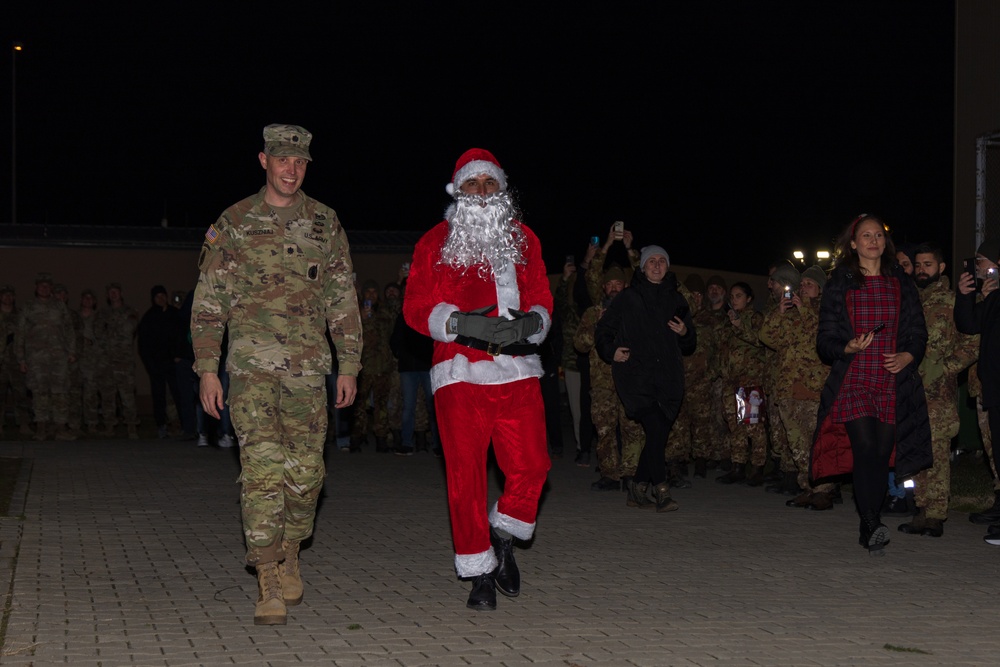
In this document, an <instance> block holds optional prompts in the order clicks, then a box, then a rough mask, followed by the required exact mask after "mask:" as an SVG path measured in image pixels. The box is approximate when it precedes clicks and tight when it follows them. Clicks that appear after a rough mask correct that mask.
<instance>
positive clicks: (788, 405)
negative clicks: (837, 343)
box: [760, 266, 836, 510]
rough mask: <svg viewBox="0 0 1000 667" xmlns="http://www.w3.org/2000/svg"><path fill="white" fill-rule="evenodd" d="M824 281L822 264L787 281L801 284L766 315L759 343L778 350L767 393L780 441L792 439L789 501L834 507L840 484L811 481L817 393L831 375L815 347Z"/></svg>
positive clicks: (786, 459)
mask: <svg viewBox="0 0 1000 667" xmlns="http://www.w3.org/2000/svg"><path fill="white" fill-rule="evenodd" d="M825 283H826V273H825V272H824V271H823V269H822V268H820V267H819V266H811V267H809V268H808V269H806V270H805V272H804V273H803V274H802V279H801V282H798V281H794V282H793V283H789V284H795V285H796V286H797V287H798V289H797V290H796V291H795V292H794V295H793V296H792V298H791V299H786V298H784V297H782V299H781V300H780V301H779V302H778V306H777V308H774V309H772V310H771V311H770V312H769V313H768V314H766V315H765V316H764V322H763V324H762V325H761V328H760V340H761V342H762V343H764V345H766V346H767V347H768V348H770V349H771V350H773V351H774V353H775V354H774V356H775V363H776V366H777V368H776V370H775V372H774V377H775V378H777V379H778V380H779V381H778V382H775V383H774V385H773V387H774V388H773V390H772V391H773V393H772V394H771V396H769V397H768V401H769V405H770V407H771V411H770V415H769V416H770V419H771V424H772V425H773V428H774V429H775V431H778V432H780V436H779V438H780V441H784V442H787V443H788V449H787V450H786V451H785V453H784V456H783V457H782V460H781V469H782V470H783V471H785V472H787V473H789V474H788V475H787V476H786V479H785V480H783V484H782V486H783V487H786V488H788V489H789V490H790V493H792V494H797V495H796V497H795V498H793V499H791V500H789V501H788V502H786V503H785V504H786V505H787V506H789V507H805V508H808V509H813V510H829V509H833V503H834V491H835V489H836V485H835V484H833V483H825V484H819V485H815V486H813V485H811V484H810V480H809V455H810V452H811V449H812V434H813V430H814V429H815V428H816V411H817V410H818V409H819V395H820V392H821V391H822V389H823V383H824V382H825V381H826V378H827V376H828V375H829V374H830V369H829V367H828V366H826V365H825V364H823V362H822V361H820V358H819V355H818V354H817V352H816V333H817V331H818V330H819V302H820V293H821V290H822V287H823V285H824V284H825ZM782 490H783V491H784V490H785V489H782Z"/></svg>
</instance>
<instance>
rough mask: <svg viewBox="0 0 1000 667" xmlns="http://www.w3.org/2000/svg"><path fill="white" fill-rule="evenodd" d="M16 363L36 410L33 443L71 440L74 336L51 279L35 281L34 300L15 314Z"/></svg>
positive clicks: (64, 307)
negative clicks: (69, 393) (68, 424)
mask: <svg viewBox="0 0 1000 667" xmlns="http://www.w3.org/2000/svg"><path fill="white" fill-rule="evenodd" d="M15 343H16V346H17V361H18V364H19V366H20V368H21V372H22V373H25V374H26V379H27V384H28V389H30V390H31V397H32V405H33V407H34V411H35V440H45V439H46V438H47V436H49V435H54V436H55V437H56V438H57V439H59V440H73V439H75V437H76V436H75V435H73V433H72V432H71V431H70V430H69V429H68V428H67V427H66V422H67V418H68V416H67V411H66V389H67V387H68V386H69V365H70V364H71V363H73V362H74V361H76V335H75V333H74V330H73V321H72V320H71V319H70V314H69V309H68V308H67V307H66V305H65V304H64V303H63V302H62V301H59V300H58V299H56V298H55V297H54V296H53V295H52V277H51V276H50V275H49V274H47V273H40V274H39V275H38V277H37V278H36V279H35V298H34V300H33V301H31V302H29V303H28V304H27V305H25V306H24V308H22V309H21V311H20V312H19V313H18V318H17V337H16V338H15Z"/></svg>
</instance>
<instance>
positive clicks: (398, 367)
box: [0, 125, 1000, 625]
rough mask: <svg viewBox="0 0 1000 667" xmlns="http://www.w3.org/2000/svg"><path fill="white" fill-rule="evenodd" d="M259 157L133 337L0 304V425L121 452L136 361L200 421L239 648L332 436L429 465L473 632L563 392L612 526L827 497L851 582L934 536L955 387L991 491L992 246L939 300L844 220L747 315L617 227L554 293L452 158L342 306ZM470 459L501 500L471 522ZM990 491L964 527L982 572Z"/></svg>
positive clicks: (284, 162) (532, 249)
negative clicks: (231, 502) (244, 578)
mask: <svg viewBox="0 0 1000 667" xmlns="http://www.w3.org/2000/svg"><path fill="white" fill-rule="evenodd" d="M263 137H264V150H263V151H261V152H260V154H259V156H258V157H259V161H260V166H261V167H262V168H263V169H264V171H265V185H264V187H263V188H261V189H260V190H259V191H258V192H257V193H256V194H255V195H252V196H250V197H248V198H246V199H244V200H242V201H240V202H238V203H236V204H234V205H233V206H231V207H230V208H228V209H226V211H224V212H223V214H222V215H221V216H220V217H219V219H218V220H217V221H216V223H215V224H213V225H211V226H210V227H209V229H208V231H207V232H206V234H205V242H204V246H203V249H202V253H201V256H200V258H199V263H198V268H199V271H200V276H199V281H198V284H197V287H196V289H195V290H194V291H193V292H191V293H188V294H186V295H185V294H177V295H175V298H174V299H173V300H172V301H171V299H170V298H169V297H168V293H167V291H166V289H164V288H163V287H162V286H154V287H153V288H152V289H151V291H150V300H151V305H150V307H149V309H148V310H147V311H146V312H145V314H144V315H143V316H142V317H141V318H140V317H139V315H138V313H137V311H136V310H135V309H133V308H131V307H130V306H128V305H126V303H125V301H124V298H123V293H122V288H121V285H120V284H117V283H111V284H109V285H108V286H107V288H106V302H107V303H106V305H105V306H99V305H98V300H97V296H96V294H95V293H94V292H93V291H92V290H84V291H83V292H82V293H81V297H80V306H79V308H78V309H72V308H71V307H70V306H69V304H68V300H69V299H68V290H67V289H66V287H65V286H62V285H56V284H54V283H53V281H52V278H51V276H48V275H47V274H40V275H39V276H38V278H37V280H36V288H35V298H34V299H33V300H31V301H30V302H28V303H27V304H25V305H23V306H21V307H18V306H17V304H16V301H15V295H14V291H13V289H11V288H9V287H3V288H0V327H2V332H3V334H4V335H3V337H2V338H0V359H2V364H0V382H2V384H0V405H6V402H7V400H8V397H10V399H11V402H12V403H13V405H14V410H13V412H14V418H15V423H16V424H17V426H19V428H20V429H21V433H22V434H24V435H28V434H32V435H34V437H35V438H37V439H39V440H43V439H47V438H51V437H54V438H58V439H63V440H72V439H74V438H76V437H77V436H78V435H79V433H80V432H81V430H82V429H83V427H84V426H86V429H87V431H88V432H90V433H94V434H100V435H103V436H107V435H113V434H114V433H116V431H115V428H116V426H117V425H118V424H124V425H125V427H126V432H127V435H128V437H130V438H137V437H138V436H137V431H136V426H137V424H138V417H137V411H136V401H135V369H134V362H133V359H134V351H133V350H134V347H133V346H134V344H135V341H137V343H138V351H139V357H140V359H141V361H142V364H143V366H144V367H145V369H146V372H147V373H148V375H149V379H150V386H151V390H152V398H153V412H154V419H155V421H156V426H157V430H158V434H159V435H160V437H169V433H170V430H171V422H172V421H176V422H177V426H176V428H177V429H178V430H179V432H180V435H181V437H189V438H191V439H194V438H198V441H199V442H198V444H199V445H203V446H205V445H208V444H209V441H210V434H208V433H206V430H207V426H206V425H207V424H208V423H209V419H208V418H209V417H211V418H213V419H215V420H218V424H219V425H220V427H221V430H220V431H219V432H218V436H217V442H218V444H219V446H222V447H228V446H234V445H235V444H236V442H237V441H238V443H239V445H240V449H239V454H240V462H241V466H242V469H243V473H242V475H241V479H240V481H241V484H242V493H241V505H242V515H243V524H244V534H245V539H246V546H247V552H246V564H247V565H249V566H251V567H252V568H254V570H255V571H256V573H257V577H258V588H259V596H258V600H257V602H256V607H255V613H254V622H255V623H256V624H261V625H274V624H285V623H286V619H287V613H288V607H290V606H294V605H297V604H300V603H301V602H302V601H303V599H304V596H305V590H304V585H303V581H302V577H301V571H300V568H299V552H300V547H301V544H302V542H303V540H305V539H306V538H308V537H309V536H310V535H311V534H312V530H313V524H314V519H315V511H316V504H317V500H318V497H319V493H320V490H321V488H322V484H323V479H324V475H325V470H324V463H323V455H322V452H323V447H324V445H325V443H326V442H327V441H328V440H329V439H330V436H331V435H332V436H333V437H334V438H336V436H337V435H338V428H337V423H338V422H340V421H347V423H348V431H349V436H348V437H347V442H346V444H345V446H344V448H345V449H346V450H348V451H349V452H352V453H354V452H362V451H364V450H365V449H366V448H368V447H369V446H370V442H371V438H372V437H373V438H374V450H375V451H376V452H379V453H389V452H394V453H396V454H399V455H410V454H413V453H415V452H418V451H434V452H435V453H436V454H438V455H439V456H443V457H444V460H445V469H446V476H447V485H448V505H449V512H450V518H451V531H452V541H453V545H454V550H455V552H454V558H455V571H456V573H457V574H458V576H459V577H460V578H462V579H465V580H468V581H470V582H471V584H472V589H471V592H470V595H469V598H468V600H467V603H466V604H467V606H468V607H469V608H471V609H474V610H479V611H483V610H486V611H488V610H492V609H495V608H496V604H497V599H496V591H499V592H501V593H502V594H504V595H506V596H508V597H516V596H517V595H518V594H519V592H520V588H521V579H520V571H519V569H518V566H517V564H516V562H515V559H514V547H515V544H516V543H517V541H526V540H530V539H531V537H532V535H533V534H534V530H535V518H536V514H537V510H538V501H539V497H540V495H541V490H542V487H543V485H544V483H545V479H546V475H547V472H548V470H549V467H550V465H551V459H552V458H559V457H561V456H563V434H562V429H561V421H562V415H561V414H560V408H561V406H562V404H563V403H562V396H561V392H560V383H559V378H560V377H562V378H564V379H565V383H564V386H565V390H566V392H565V393H566V397H567V399H568V403H569V413H570V418H571V420H572V423H573V428H572V433H573V438H574V440H575V450H576V454H575V463H576V464H577V465H580V466H583V467H590V466H592V465H596V469H597V471H598V473H599V479H597V480H596V481H595V482H593V484H592V485H591V488H593V489H594V490H595V491H610V490H618V489H621V490H622V491H625V499H626V500H625V505H626V506H627V507H629V508H636V509H647V510H654V511H655V512H654V513H668V512H673V511H677V510H678V509H680V508H681V505H680V503H679V502H678V501H677V500H676V499H675V498H674V497H673V493H672V491H673V490H676V489H684V488H689V487H690V486H691V485H692V483H693V481H692V480H693V478H700V479H704V480H707V479H708V476H709V473H710V471H712V472H713V474H715V477H714V479H715V481H716V482H717V483H719V484H721V485H732V484H745V485H747V486H751V487H764V488H765V489H766V490H767V491H769V492H773V493H774V494H776V495H777V496H784V497H785V498H784V500H783V502H784V504H785V505H786V506H788V507H790V508H797V509H807V510H811V511H829V510H831V509H833V508H834V507H835V506H836V505H837V504H840V503H842V502H843V497H842V495H841V487H842V485H843V484H844V483H847V482H850V483H851V484H852V488H853V494H852V495H853V501H854V504H855V507H856V510H857V513H858V517H859V532H858V543H859V544H860V545H861V546H862V547H863V548H865V549H866V550H867V551H868V552H869V553H871V554H872V555H882V554H884V553H885V549H886V545H887V544H888V543H889V541H890V535H889V530H888V528H887V527H886V526H885V525H884V524H883V523H882V517H883V516H886V515H896V516H905V517H908V520H907V521H906V522H905V523H902V524H901V525H900V526H899V531H900V532H902V533H904V534H910V535H926V536H931V537H941V536H942V535H943V532H944V529H943V524H944V522H945V520H946V518H947V509H948V500H949V498H948V495H949V479H950V468H949V466H950V460H951V457H950V444H951V439H952V438H953V437H954V436H955V435H956V434H957V432H958V412H957V408H958V405H957V403H958V394H957V387H958V376H959V374H960V373H961V372H962V371H964V370H966V369H969V368H970V367H972V366H975V369H974V370H972V371H970V374H969V378H970V382H969V385H970V394H971V395H973V396H975V397H976V400H977V411H978V416H979V425H980V429H981V432H982V435H983V438H984V441H985V443H986V453H987V455H988V458H989V460H990V463H991V466H992V467H993V470H994V477H996V464H995V461H996V458H997V454H1000V452H997V451H996V447H997V445H996V443H995V442H994V441H992V439H991V437H990V433H991V432H992V430H995V429H996V428H998V427H1000V424H998V421H1000V416H998V415H1000V389H998V386H997V380H998V367H1000V360H998V359H997V355H996V340H995V339H996V336H997V335H998V334H997V318H998V313H1000V307H998V306H997V297H996V296H995V293H996V290H997V287H998V283H997V262H998V261H1000V241H992V240H989V241H986V242H984V243H983V244H982V245H981V246H980V247H979V249H978V251H977V254H976V257H975V258H974V259H970V260H969V261H968V262H967V264H966V265H965V266H963V267H961V270H960V271H959V272H958V276H959V277H958V279H957V281H956V290H955V291H953V290H952V288H951V286H950V284H949V280H948V278H947V276H946V275H945V273H946V270H947V265H946V263H945V262H944V257H943V255H942V252H941V250H940V248H939V247H937V246H934V245H932V244H922V245H919V246H913V247H909V246H908V247H901V248H898V249H897V248H896V247H895V246H894V245H893V242H892V240H891V238H890V235H889V230H888V227H887V226H886V225H885V223H884V222H883V221H882V220H880V219H878V218H876V217H873V216H868V215H862V216H859V217H858V218H856V219H855V220H853V221H852V222H851V223H850V224H849V225H847V226H846V227H845V228H844V230H843V232H842V233H841V235H840V237H839V239H838V241H837V247H836V250H835V254H834V257H835V258H834V262H833V266H832V268H831V269H829V270H827V269H824V268H823V267H821V266H810V267H806V268H804V269H800V267H797V266H796V265H794V264H792V263H791V262H789V261H785V260H781V261H776V262H774V263H773V264H772V265H771V266H770V267H769V268H768V282H767V292H766V294H763V295H757V294H755V292H754V290H753V288H752V287H751V285H749V284H748V283H746V282H742V281H737V282H733V283H732V284H727V282H726V281H725V280H724V279H723V278H722V277H720V276H718V275H712V276H709V277H708V278H707V279H705V278H703V277H702V276H700V275H698V274H690V275H687V276H686V278H685V280H684V281H683V282H680V281H679V280H678V279H677V276H676V275H675V274H674V273H673V272H672V271H671V270H670V267H671V261H670V255H669V254H668V252H667V250H666V249H665V248H664V247H663V246H660V245H655V244H647V245H644V246H642V247H641V248H638V247H634V245H633V242H634V240H635V239H634V237H633V234H632V232H631V231H630V230H628V229H626V228H625V225H624V223H621V222H616V223H614V224H613V225H612V226H611V227H610V229H609V231H608V234H607V237H606V238H605V240H604V241H603V243H602V242H601V240H600V239H599V238H598V237H594V238H592V239H591V241H590V243H589V244H588V245H587V247H586V249H585V252H584V253H583V255H582V256H581V260H580V261H579V262H577V261H576V259H575V256H573V255H569V256H567V258H566V262H565V265H564V266H563V269H562V274H561V276H559V278H558V279H557V281H556V282H557V285H556V287H555V289H554V290H552V289H551V288H550V285H549V281H548V278H547V276H546V271H545V267H544V264H543V262H542V259H541V249H540V245H539V242H538V239H537V237H536V236H535V235H534V233H533V232H532V231H531V230H530V229H529V228H528V227H526V226H525V225H524V224H522V223H521V221H520V220H519V217H518V216H519V212H518V210H517V207H516V202H515V201H514V199H513V197H512V196H511V194H510V192H509V191H508V188H507V175H506V173H505V172H504V171H503V169H502V168H501V167H500V163H499V161H498V160H497V159H496V157H495V156H493V154H492V153H490V152H489V151H486V150H483V149H478V148H473V149H470V150H469V151H466V153H464V154H463V155H461V156H460V157H459V159H458V161H457V162H456V165H455V170H454V172H453V174H452V177H451V180H450V182H449V183H448V184H447V186H446V190H447V192H448V194H449V195H451V196H452V198H453V202H452V204H451V205H450V206H449V207H448V209H447V211H446V213H445V216H444V217H445V219H444V220H443V221H441V222H440V223H439V224H437V225H436V226H434V227H432V228H431V229H430V231H428V232H427V233H426V234H425V235H424V236H423V238H422V239H421V240H420V242H419V243H418V244H417V246H416V247H415V249H414V254H413V260H412V265H411V263H407V264H404V265H403V266H402V267H400V270H399V275H398V278H397V281H396V282H392V283H389V284H387V285H385V286H383V287H382V288H381V289H380V286H379V285H378V284H377V283H375V282H374V281H371V280H366V281H364V282H362V283H361V285H360V288H359V286H358V284H357V282H358V281H357V278H356V274H354V272H353V265H352V262H351V258H350V249H349V246H348V242H347V237H346V234H345V232H344V230H343V228H342V227H341V226H340V222H339V220H338V219H337V216H336V213H335V212H334V211H333V210H332V209H330V208H328V207H326V206H325V205H324V204H322V203H320V202H318V201H316V200H315V199H312V198H310V197H308V196H306V195H305V194H304V193H303V192H302V191H301V189H300V188H301V185H302V182H303V181H304V178H305V173H306V170H307V167H308V166H309V164H310V163H311V161H312V157H311V155H310V152H309V146H310V142H311V140H312V135H311V134H310V133H309V132H308V131H306V130H305V129H304V128H301V127H298V126H294V125H269V126H267V127H266V128H264V133H263ZM411 269H412V270H411ZM324 386H325V387H326V389H327V391H324ZM168 397H169V399H172V401H171V400H169V399H168ZM171 403H172V405H173V406H174V408H175V411H176V413H177V416H176V419H173V418H172V416H171V413H170V409H169V406H170V405H171ZM331 415H332V416H333V418H334V419H333V424H334V426H333V427H330V425H329V418H330V416H331ZM32 423H33V424H34V429H32V426H31V425H32ZM230 429H233V431H235V433H236V434H237V436H238V437H237V438H235V439H234V438H233V435H232V432H231V431H230ZM595 441H596V461H592V460H591V449H592V447H593V445H594V443H595ZM491 447H492V450H493V453H494V456H495V460H496V463H497V464H498V466H499V467H500V468H501V470H502V472H503V473H504V478H505V483H504V488H503V490H502V493H501V496H500V497H499V498H498V499H497V500H496V501H495V502H494V503H493V504H492V505H490V504H489V502H488V498H487V483H486V480H487V474H486V467H487V460H488V459H487V454H488V450H489V449H490V448H491ZM996 488H997V494H996V500H995V503H994V505H993V506H992V507H991V508H989V509H987V510H985V511H983V512H978V513H975V514H973V515H971V517H970V519H971V520H972V521H973V522H975V523H980V524H983V525H988V526H989V528H988V532H987V535H986V536H985V538H984V539H985V540H986V542H988V543H989V544H995V545H1000V482H998V483H997V486H996Z"/></svg>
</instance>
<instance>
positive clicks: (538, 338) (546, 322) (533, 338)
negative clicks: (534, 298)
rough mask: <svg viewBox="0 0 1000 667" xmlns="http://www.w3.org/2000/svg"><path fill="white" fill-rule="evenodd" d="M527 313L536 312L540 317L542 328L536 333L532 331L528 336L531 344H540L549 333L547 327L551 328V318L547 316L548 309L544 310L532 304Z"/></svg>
mask: <svg viewBox="0 0 1000 667" xmlns="http://www.w3.org/2000/svg"><path fill="white" fill-rule="evenodd" d="M528 312H529V313H538V314H539V315H540V316H541V318H542V328H541V330H540V331H539V332H538V333H533V334H531V335H530V336H528V342H529V343H531V344H533V345H540V344H541V342H542V341H543V340H545V337H546V336H548V335H549V329H551V328H552V318H551V317H550V316H549V311H547V310H545V309H544V308H542V307H541V306H532V307H531V308H530V309H529V310H528Z"/></svg>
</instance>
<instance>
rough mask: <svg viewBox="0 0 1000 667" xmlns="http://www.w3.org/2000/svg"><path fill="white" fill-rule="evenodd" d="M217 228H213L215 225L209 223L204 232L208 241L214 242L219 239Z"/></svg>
mask: <svg viewBox="0 0 1000 667" xmlns="http://www.w3.org/2000/svg"><path fill="white" fill-rule="evenodd" d="M219 236H220V234H219V230H218V229H216V228H215V225H209V226H208V231H207V232H205V240H206V241H208V242H209V243H215V242H216V241H217V240H218V239H219Z"/></svg>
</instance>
